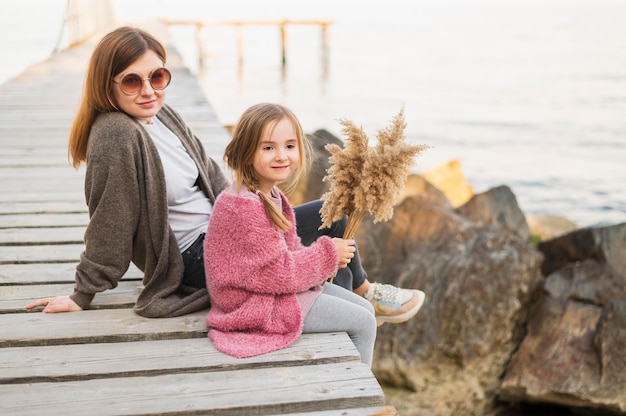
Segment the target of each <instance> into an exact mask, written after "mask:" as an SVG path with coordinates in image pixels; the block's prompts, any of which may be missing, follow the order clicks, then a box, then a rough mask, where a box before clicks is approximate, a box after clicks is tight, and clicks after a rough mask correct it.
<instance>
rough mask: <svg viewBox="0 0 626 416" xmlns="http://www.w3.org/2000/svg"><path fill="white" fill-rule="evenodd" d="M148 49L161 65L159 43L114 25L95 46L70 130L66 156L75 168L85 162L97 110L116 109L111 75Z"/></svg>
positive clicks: (160, 45) (163, 59)
mask: <svg viewBox="0 0 626 416" xmlns="http://www.w3.org/2000/svg"><path fill="white" fill-rule="evenodd" d="M148 50H152V51H154V53H156V54H157V56H158V57H159V58H160V59H161V61H163V65H165V58H166V52H165V48H164V47H163V45H162V44H161V43H160V42H159V41H158V40H157V39H156V38H155V37H154V36H152V35H150V34H149V33H147V32H145V31H143V30H141V29H137V28H132V27H126V26H124V27H120V28H117V29H115V30H114V31H112V32H110V33H109V34H107V35H105V36H104V37H103V38H102V39H101V40H100V42H99V43H98V45H97V46H96V48H95V50H94V51H93V54H92V55H91V60H90V61H89V67H88V68H87V74H86V77H85V85H84V89H83V96H82V99H81V103H80V107H79V108H78V113H77V114H76V117H75V118H74V122H73V124H72V128H71V130H70V138H69V143H68V156H69V158H70V161H71V162H72V166H74V167H75V168H78V167H79V166H80V164H81V163H82V162H85V161H87V144H88V141H89V132H90V131H91V126H92V125H93V123H94V121H95V120H96V117H98V115H99V114H100V113H109V112H112V111H120V109H119V108H118V106H117V102H116V100H115V96H114V95H113V88H114V86H113V78H114V77H115V76H117V75H118V74H119V73H121V72H122V71H123V70H124V69H126V68H128V66H129V65H131V64H132V63H133V62H135V61H136V60H137V59H139V58H140V57H141V56H142V55H143V54H145V53H146V52H147V51H148Z"/></svg>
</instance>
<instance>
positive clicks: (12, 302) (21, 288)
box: [0, 280, 143, 314]
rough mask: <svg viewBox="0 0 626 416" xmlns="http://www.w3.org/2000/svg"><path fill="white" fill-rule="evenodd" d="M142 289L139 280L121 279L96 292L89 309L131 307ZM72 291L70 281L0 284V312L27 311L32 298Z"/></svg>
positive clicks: (72, 286)
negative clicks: (40, 283)
mask: <svg viewBox="0 0 626 416" xmlns="http://www.w3.org/2000/svg"><path fill="white" fill-rule="evenodd" d="M142 289H143V284H142V283H141V282H140V281H137V280H123V281H121V282H120V283H119V284H118V286H117V287H116V288H115V289H112V290H107V291H105V292H103V293H99V294H97V295H96V297H95V298H94V300H93V302H92V304H91V305H90V306H89V309H113V308H132V307H133V306H134V305H135V302H136V301H137V296H138V295H139V292H141V290H142ZM73 291H74V285H73V284H71V283H70V284H68V283H62V284H49V285H14V286H0V314H2V313H16V312H28V310H27V309H26V305H27V304H28V303H30V302H32V301H34V300H37V299H42V298H46V297H54V296H63V295H70V294H72V292H73ZM36 310H37V311H40V310H41V309H40V308H37V309H36Z"/></svg>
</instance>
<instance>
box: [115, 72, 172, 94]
mask: <svg viewBox="0 0 626 416" xmlns="http://www.w3.org/2000/svg"><path fill="white" fill-rule="evenodd" d="M145 80H148V82H149V83H150V86H151V87H152V89H153V90H155V91H161V90H164V89H165V88H167V86H168V85H170V81H171V80H172V74H171V73H170V71H169V70H167V68H156V69H155V70H153V71H152V72H150V76H149V77H148V78H141V76H140V75H139V74H135V73H133V72H130V73H128V74H124V75H123V76H122V79H121V80H120V81H119V82H118V81H113V83H115V84H118V85H119V86H120V90H121V91H122V92H123V93H124V94H126V95H136V94H139V91H141V89H142V88H143V82H144V81H145Z"/></svg>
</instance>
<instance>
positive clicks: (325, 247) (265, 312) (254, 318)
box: [204, 187, 338, 357]
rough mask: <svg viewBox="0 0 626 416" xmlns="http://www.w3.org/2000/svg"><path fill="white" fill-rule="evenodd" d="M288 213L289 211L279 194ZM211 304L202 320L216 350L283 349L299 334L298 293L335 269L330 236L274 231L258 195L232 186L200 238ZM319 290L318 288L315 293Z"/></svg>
mask: <svg viewBox="0 0 626 416" xmlns="http://www.w3.org/2000/svg"><path fill="white" fill-rule="evenodd" d="M280 197H281V200H282V207H283V212H284V214H285V216H286V217H287V218H288V219H289V220H290V221H292V223H294V224H295V222H294V221H295V218H294V214H293V210H292V208H291V206H290V205H289V202H288V201H287V198H286V197H285V196H284V195H283V194H282V193H280ZM204 253H205V256H204V258H205V271H206V277H207V288H208V290H209V295H210V297H211V309H210V310H209V313H208V315H207V317H206V322H207V325H208V326H209V338H211V339H212V340H213V343H214V345H215V347H216V348H217V349H218V350H220V351H222V352H225V353H227V354H230V355H233V356H235V357H250V356H254V355H259V354H264V353H268V352H271V351H275V350H278V349H281V348H284V347H286V346H288V345H290V344H291V343H293V342H294V341H295V340H296V339H297V338H298V337H299V336H300V334H301V333H302V325H303V322H304V316H303V313H302V310H301V306H300V303H299V302H298V297H297V295H296V293H298V292H304V291H307V290H308V289H309V288H311V287H313V286H315V285H319V284H320V283H321V282H322V281H323V280H325V279H326V278H328V277H329V276H331V275H332V274H333V273H334V272H335V270H336V269H337V262H338V257H337V256H338V255H337V250H336V249H335V245H334V244H333V242H332V240H331V239H330V238H329V237H321V238H319V239H318V240H317V242H316V243H315V244H313V245H312V246H310V247H304V246H303V245H302V244H301V242H300V238H299V237H298V235H297V234H296V231H295V227H294V229H292V230H290V231H287V232H285V233H282V232H279V231H277V230H276V228H275V227H274V226H273V225H272V223H271V222H270V220H269V218H268V217H267V214H266V213H265V208H264V206H263V204H262V202H261V201H260V199H259V197H258V196H257V195H255V194H253V193H251V192H249V191H247V190H246V191H242V193H241V194H238V193H237V191H236V190H235V189H234V188H233V187H230V188H228V189H226V190H225V191H223V192H222V193H221V194H220V195H219V197H218V198H217V200H216V202H215V206H214V207H213V212H212V214H211V220H210V221H209V227H208V231H207V235H206V238H205V243H204ZM314 293H316V294H317V295H318V294H319V292H314Z"/></svg>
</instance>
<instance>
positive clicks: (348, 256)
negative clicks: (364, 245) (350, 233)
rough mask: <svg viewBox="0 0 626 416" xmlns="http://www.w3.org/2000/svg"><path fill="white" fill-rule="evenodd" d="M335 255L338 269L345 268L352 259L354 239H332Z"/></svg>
mask: <svg viewBox="0 0 626 416" xmlns="http://www.w3.org/2000/svg"><path fill="white" fill-rule="evenodd" d="M333 243H335V248H336V249H337V254H338V256H339V268H340V269H342V268H344V267H347V266H348V264H349V263H350V262H351V261H352V258H353V257H354V252H355V251H356V247H355V244H356V242H355V241H354V239H350V240H344V239H343V238H333Z"/></svg>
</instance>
